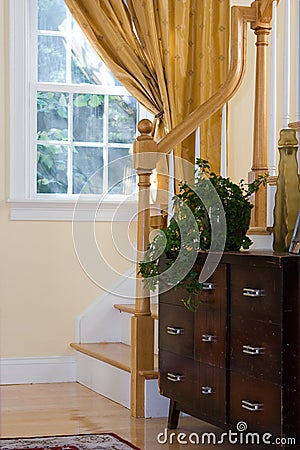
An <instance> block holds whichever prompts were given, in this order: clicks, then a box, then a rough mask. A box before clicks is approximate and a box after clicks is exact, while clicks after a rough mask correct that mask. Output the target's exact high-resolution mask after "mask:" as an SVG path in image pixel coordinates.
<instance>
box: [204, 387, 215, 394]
mask: <svg viewBox="0 0 300 450" xmlns="http://www.w3.org/2000/svg"><path fill="white" fill-rule="evenodd" d="M201 392H202V394H204V395H209V394H213V393H214V392H215V389H214V388H213V387H212V386H202V387H201Z"/></svg>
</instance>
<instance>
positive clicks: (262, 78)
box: [249, 20, 271, 234]
mask: <svg viewBox="0 0 300 450" xmlns="http://www.w3.org/2000/svg"><path fill="white" fill-rule="evenodd" d="M251 28H252V29H253V30H254V33H255V34H256V36H257V39H256V81H255V110H254V136H253V164H252V170H251V172H250V173H249V182H252V181H254V179H255V178H257V177H258V176H259V175H264V174H265V173H266V172H268V131H267V130H268V96H267V94H268V35H269V34H270V30H271V25H270V23H269V22H261V21H260V20H257V21H256V22H254V23H252V24H251ZM249 233H250V234H251V233H252V234H269V231H267V188H266V187H264V186H261V187H260V189H259V191H258V192H256V194H255V200H254V208H253V210H252V218H251V224H250V230H249Z"/></svg>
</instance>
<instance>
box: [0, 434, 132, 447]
mask: <svg viewBox="0 0 300 450" xmlns="http://www.w3.org/2000/svg"><path fill="white" fill-rule="evenodd" d="M132 448H133V449H136V450H140V449H139V448H138V447H135V446H134V445H132V444H131V443H130V442H128V441H125V439H122V438H120V437H119V436H117V435H116V434H113V433H101V434H80V435H76V436H47V437H36V438H17V439H0V449H1V450H33V449H34V450H130V449H132Z"/></svg>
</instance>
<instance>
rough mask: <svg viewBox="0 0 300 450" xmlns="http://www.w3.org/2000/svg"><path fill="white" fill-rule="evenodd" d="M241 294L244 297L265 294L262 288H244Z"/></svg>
mask: <svg viewBox="0 0 300 450" xmlns="http://www.w3.org/2000/svg"><path fill="white" fill-rule="evenodd" d="M243 295H244V296H245V297H263V296H264V295H265V291H264V290H263V289H251V288H244V289H243Z"/></svg>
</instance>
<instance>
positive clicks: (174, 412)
mask: <svg viewBox="0 0 300 450" xmlns="http://www.w3.org/2000/svg"><path fill="white" fill-rule="evenodd" d="M176 405H177V403H176V402H175V400H172V399H171V400H170V406H169V417H168V428H169V430H174V429H175V428H177V426H178V420H179V414H180V411H179V410H178V409H176Z"/></svg>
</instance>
